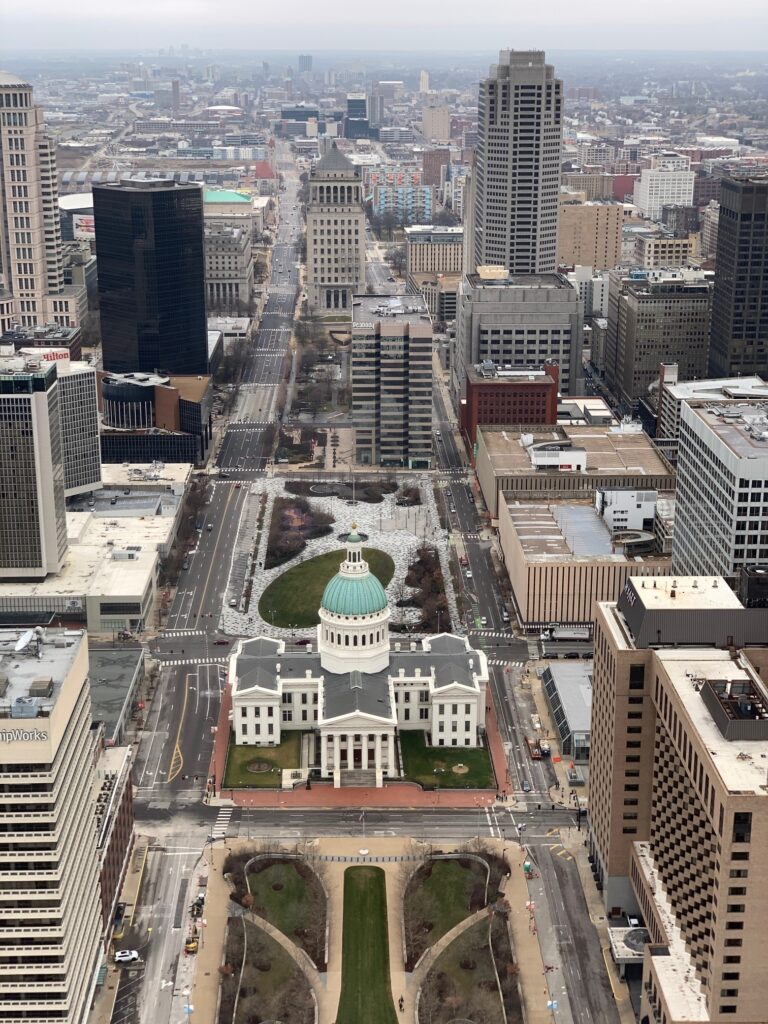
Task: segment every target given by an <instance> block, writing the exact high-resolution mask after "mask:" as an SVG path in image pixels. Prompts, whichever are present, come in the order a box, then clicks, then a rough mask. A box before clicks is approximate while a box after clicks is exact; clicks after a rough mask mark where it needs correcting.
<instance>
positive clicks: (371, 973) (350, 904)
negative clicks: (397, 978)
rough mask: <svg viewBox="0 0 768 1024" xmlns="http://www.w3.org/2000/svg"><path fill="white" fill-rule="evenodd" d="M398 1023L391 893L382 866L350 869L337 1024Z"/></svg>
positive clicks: (347, 879)
mask: <svg viewBox="0 0 768 1024" xmlns="http://www.w3.org/2000/svg"><path fill="white" fill-rule="evenodd" d="M362 1021H365V1024H397V1014H396V1013H395V1006H394V1003H393V1002H392V989H391V986H390V981H389V939H388V935H387V896H386V888H385V879H384V872H383V870H382V869H381V868H373V867H370V868H369V867H359V868H347V870H346V871H345V872H344V937H343V942H342V965H341V997H340V999H339V1009H338V1012H337V1014H336V1024H361V1022H362Z"/></svg>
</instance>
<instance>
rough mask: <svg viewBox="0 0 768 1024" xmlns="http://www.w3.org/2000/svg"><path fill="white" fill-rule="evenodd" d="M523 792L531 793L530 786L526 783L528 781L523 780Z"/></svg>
mask: <svg viewBox="0 0 768 1024" xmlns="http://www.w3.org/2000/svg"><path fill="white" fill-rule="evenodd" d="M523 792H524V793H530V792H531V784H530V782H529V781H528V779H523Z"/></svg>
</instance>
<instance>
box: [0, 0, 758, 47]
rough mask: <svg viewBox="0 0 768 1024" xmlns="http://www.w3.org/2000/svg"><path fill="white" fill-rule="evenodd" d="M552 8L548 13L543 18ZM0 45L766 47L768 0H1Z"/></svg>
mask: <svg viewBox="0 0 768 1024" xmlns="http://www.w3.org/2000/svg"><path fill="white" fill-rule="evenodd" d="M544 12H546V20H545V19H544ZM0 40H2V41H1V42H0V51H9V50H12V49H23V50H29V49H31V48H34V47H41V48H48V49H61V48H68V49H71V48H77V49H83V50H85V49H116V50H117V49H124V48H130V47H162V46H168V45H174V46H178V45H179V44H181V43H188V44H189V45H190V46H199V47H206V46H213V47H231V48H233V49H238V50H244V49H253V50H263V49H280V50H293V49H295V50H296V51H297V52H298V51H300V50H301V51H305V52H312V50H313V49H314V50H316V51H318V50H320V49H333V50H345V49H349V50H350V51H354V50H355V49H358V50H377V51H381V50H386V49H387V48H392V49H394V50H415V51H423V52H428V51H430V50H435V49H443V48H448V49H462V48H473V49H478V48H485V47H487V48H489V49H497V48H498V47H499V46H513V47H515V48H518V49H522V48H526V47H532V46H536V47H538V48H544V49H546V48H560V49H593V48H594V49H612V48H613V49H618V50H632V49H646V50H647V49H661V50H678V49H685V50H691V49H699V50H720V51H722V50H761V49H764V50H768V3H766V0H675V2H673V3H671V2H670V0H632V2H624V3H616V2H612V3H609V2H608V0H569V2H565V0H549V2H546V3H530V2H528V0H484V2H482V3H477V2H472V0H385V2H384V3H377V4H374V3H365V2H362V3H361V2H360V0H279V2H276V0H275V2H270V3H263V2H261V3H259V2H258V0H256V2H254V0H242V2H240V3H227V2H226V0H127V2H126V0H121V2H117V3H111V4H106V3H105V2H104V0H63V2H62V0H27V2H23V0H0Z"/></svg>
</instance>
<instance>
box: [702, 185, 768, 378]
mask: <svg viewBox="0 0 768 1024" xmlns="http://www.w3.org/2000/svg"><path fill="white" fill-rule="evenodd" d="M709 372H710V375H711V376H712V377H735V376H736V375H737V374H753V373H756V374H759V375H760V376H761V377H765V376H768V175H763V176H760V177H745V178H723V180H722V182H721V184H720V216H719V218H718V225H717V258H716V261H715V290H714V294H713V297H712V333H711V341H710V348H709Z"/></svg>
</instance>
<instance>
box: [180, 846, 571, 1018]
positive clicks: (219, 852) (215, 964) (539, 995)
mask: <svg viewBox="0 0 768 1024" xmlns="http://www.w3.org/2000/svg"><path fill="white" fill-rule="evenodd" d="M364 843H366V840H363V839H361V838H360V837H359V836H358V837H355V838H349V839H340V838H338V837H334V838H328V839H319V840H317V841H316V843H315V844H313V845H314V851H313V852H312V853H309V851H308V854H309V857H308V859H309V863H310V864H311V863H312V859H313V854H314V856H315V857H317V858H318V859H320V860H322V861H323V862H324V866H323V872H322V874H323V884H324V885H325V889H326V892H327V894H328V905H327V920H328V965H327V971H326V972H325V973H321V972H318V971H317V970H316V969H315V967H314V966H313V965H312V964H311V962H310V960H309V957H307V955H306V953H304V951H303V950H301V949H300V948H299V947H298V946H297V945H296V944H295V943H294V942H293V941H292V940H291V939H290V938H288V936H286V935H284V934H283V933H282V932H279V931H277V929H275V928H274V927H273V926H272V925H270V924H269V922H267V921H265V920H264V919H263V918H260V917H259V916H258V915H256V914H253V913H249V914H248V920H250V921H252V922H253V923H255V924H257V925H258V926H259V927H261V928H262V929H263V930H264V931H265V932H266V933H267V934H268V935H269V936H270V937H271V938H273V939H274V940H275V941H276V942H278V943H279V944H280V946H281V947H282V948H283V949H285V950H286V952H287V953H288V954H289V955H290V956H291V957H292V958H293V960H294V961H295V962H296V963H297V964H298V965H299V966H300V967H301V969H302V970H303V972H304V974H305V976H306V978H307V980H308V982H309V984H310V986H311V988H312V991H313V992H314V994H315V998H316V999H317V1006H318V1024H333V1022H334V1021H335V1020H336V1013H337V1010H338V1005H339V996H340V994H341V957H342V928H343V914H344V872H345V870H346V869H347V868H348V867H352V866H353V865H354V864H371V863H374V864H376V865H377V866H379V867H381V868H383V870H384V873H385V880H386V894H387V921H388V928H389V932H388V937H389V969H390V980H391V985H392V997H393V1000H394V1004H395V1007H396V1008H397V1005H398V1000H399V998H400V996H403V997H404V1000H405V1012H404V1013H402V1014H400V1013H399V1012H398V1017H399V1019H400V1020H401V1021H403V1024H415V1021H416V996H417V993H418V991H419V987H420V986H421V984H422V983H423V980H424V978H425V977H426V974H427V971H428V970H429V968H430V967H431V966H432V965H433V964H434V962H435V960H436V959H437V957H438V956H439V955H440V953H442V952H443V950H444V949H445V948H447V946H448V945H449V943H450V942H451V941H452V940H453V939H455V938H457V937H458V936H459V935H460V934H461V933H462V932H463V931H464V930H465V929H466V928H470V927H471V926H472V925H473V924H475V923H476V922H477V921H478V920H479V919H480V917H481V916H483V915H484V914H485V911H483V910H481V911H477V913H475V914H472V915H470V916H469V917H466V918H464V920H463V921H460V922H459V923H458V924H457V925H456V926H455V927H454V928H453V929H451V931H450V932H447V933H446V934H445V935H444V936H442V938H441V939H439V940H438V942H437V943H435V945H434V947H433V948H432V949H431V950H430V951H429V952H427V953H426V954H425V955H424V958H423V959H422V961H421V963H420V964H419V966H418V968H417V970H416V971H414V972H412V973H407V972H406V971H405V966H404V962H403V927H402V887H403V881H404V874H405V872H404V870H403V865H404V863H405V862H408V861H416V860H420V859H421V857H420V855H419V854H418V853H417V851H415V850H414V847H413V844H412V843H411V841H409V840H407V839H401V838H391V839H390V838H387V839H384V838H381V837H377V838H376V839H372V840H370V843H369V845H365V846H364V845H363V844H364ZM229 846H230V847H231V848H232V851H233V852H237V851H238V850H241V849H246V848H247V849H253V847H254V843H253V842H250V841H246V840H232V839H230V840H229ZM444 850H446V852H447V851H448V847H447V846H445V847H444ZM226 854H227V851H226V849H225V848H224V846H223V845H222V846H220V847H219V848H214V849H213V851H212V859H213V863H212V864H211V865H210V867H209V868H208V889H207V899H206V907H205V913H206V922H205V937H204V941H203V943H202V945H201V949H200V952H199V954H198V955H197V957H196V963H195V980H194V984H193V987H192V993H191V998H190V1002H191V1003H192V1004H193V1005H194V1006H195V1014H194V1017H195V1021H196V1022H199V1024H214V1021H215V1019H216V1005H217V1000H218V984H217V981H214V980H213V979H217V978H218V968H219V965H220V964H221V962H222V952H223V948H224V940H225V932H226V922H227V915H228V914H229V912H230V900H229V892H230V887H229V885H228V884H227V882H226V881H225V880H224V879H223V878H222V874H221V869H222V864H223V862H224V858H225V856H226ZM506 856H507V860H508V862H509V866H510V869H511V872H512V874H511V876H510V877H509V878H508V879H504V880H503V883H502V889H503V890H504V894H505V896H506V897H507V899H508V900H509V904H510V916H509V926H510V932H511V938H512V943H513V950H514V956H515V960H516V962H517V964H518V967H519V969H520V981H521V984H522V988H523V992H524V994H525V997H526V998H525V1016H526V1021H527V1024H551V1015H550V1014H549V1013H548V1011H547V1009H546V998H547V985H546V979H545V977H544V967H543V962H542V959H541V953H540V951H539V943H538V938H537V936H536V934H535V932H533V930H532V928H531V920H530V918H531V915H530V912H529V910H528V908H527V906H526V904H527V902H528V899H529V897H528V890H527V886H526V882H525V877H524V875H523V871H522V861H523V855H522V851H520V850H519V848H518V847H516V846H514V845H512V846H507V848H506ZM415 866H416V865H415V864H414V867H415ZM205 868H206V864H205V861H201V864H200V871H201V872H205Z"/></svg>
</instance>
